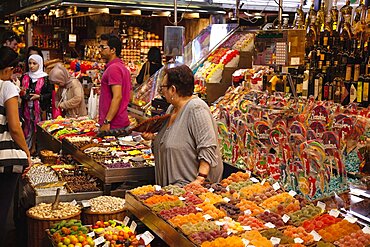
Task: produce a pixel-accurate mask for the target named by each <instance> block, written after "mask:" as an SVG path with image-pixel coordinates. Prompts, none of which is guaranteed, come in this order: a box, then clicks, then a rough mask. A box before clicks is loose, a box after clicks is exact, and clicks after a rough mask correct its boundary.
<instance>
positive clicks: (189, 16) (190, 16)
mask: <svg viewBox="0 0 370 247" xmlns="http://www.w3.org/2000/svg"><path fill="white" fill-rule="evenodd" d="M183 17H184V18H185V19H199V13H194V12H192V13H188V12H185V13H183Z"/></svg>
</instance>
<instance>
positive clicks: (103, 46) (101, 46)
mask: <svg viewBox="0 0 370 247" xmlns="http://www.w3.org/2000/svg"><path fill="white" fill-rule="evenodd" d="M108 48H109V46H108V45H99V49H100V50H105V49H108Z"/></svg>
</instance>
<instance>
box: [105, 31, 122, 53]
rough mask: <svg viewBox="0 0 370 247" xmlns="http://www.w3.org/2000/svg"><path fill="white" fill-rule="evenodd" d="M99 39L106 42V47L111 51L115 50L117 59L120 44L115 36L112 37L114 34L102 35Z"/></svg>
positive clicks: (120, 48) (120, 47)
mask: <svg viewBox="0 0 370 247" xmlns="http://www.w3.org/2000/svg"><path fill="white" fill-rule="evenodd" d="M100 39H101V40H106V41H108V46H109V47H110V48H111V49H112V48H116V55H117V57H119V56H120V55H121V50H122V42H121V40H120V39H119V38H118V37H117V36H116V35H114V34H102V35H101V36H100Z"/></svg>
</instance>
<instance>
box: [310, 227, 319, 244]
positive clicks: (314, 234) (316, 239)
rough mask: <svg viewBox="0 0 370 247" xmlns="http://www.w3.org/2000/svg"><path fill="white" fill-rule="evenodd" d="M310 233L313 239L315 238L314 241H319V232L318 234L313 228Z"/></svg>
mask: <svg viewBox="0 0 370 247" xmlns="http://www.w3.org/2000/svg"><path fill="white" fill-rule="evenodd" d="M310 234H311V235H312V237H313V240H315V241H316V242H319V241H320V239H321V236H320V234H318V233H317V232H316V231H315V230H312V231H311V232H310Z"/></svg>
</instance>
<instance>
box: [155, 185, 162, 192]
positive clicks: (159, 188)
mask: <svg viewBox="0 0 370 247" xmlns="http://www.w3.org/2000/svg"><path fill="white" fill-rule="evenodd" d="M153 187H154V189H155V190H156V191H159V190H161V189H162V187H161V186H160V185H154V186H153Z"/></svg>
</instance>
